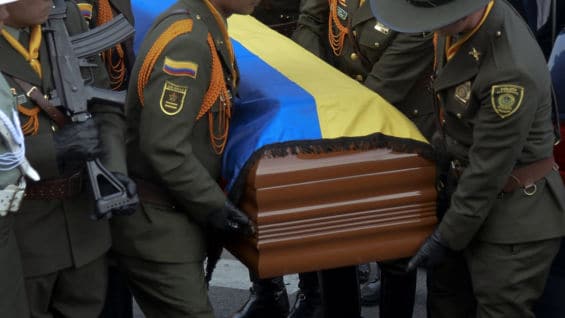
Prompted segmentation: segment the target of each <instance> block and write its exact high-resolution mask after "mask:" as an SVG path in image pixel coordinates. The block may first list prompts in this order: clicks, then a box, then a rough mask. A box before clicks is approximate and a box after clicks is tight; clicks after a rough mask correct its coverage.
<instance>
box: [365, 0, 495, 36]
mask: <svg viewBox="0 0 565 318" xmlns="http://www.w3.org/2000/svg"><path fill="white" fill-rule="evenodd" d="M369 1H370V4H371V10H372V11H373V15H374V16H375V18H376V19H377V21H379V22H380V23H382V24H384V25H385V26H387V27H389V28H391V29H393V30H395V31H398V32H407V33H413V32H428V31H434V30H437V29H439V28H442V27H444V26H446V25H449V24H451V23H453V22H455V21H457V20H459V19H461V18H463V17H465V16H467V15H469V14H471V13H473V12H475V11H476V10H479V9H480V8H482V7H484V6H486V5H487V4H488V2H489V1H490V0H454V1H452V2H449V3H446V4H443V5H440V6H437V7H429V8H428V7H418V6H415V5H413V4H411V3H410V2H408V1H407V0H369Z"/></svg>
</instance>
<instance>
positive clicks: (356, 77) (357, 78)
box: [355, 74, 364, 82]
mask: <svg viewBox="0 0 565 318" xmlns="http://www.w3.org/2000/svg"><path fill="white" fill-rule="evenodd" d="M355 79H356V80H358V81H359V82H362V81H363V80H364V78H363V75H361V74H359V75H355Z"/></svg>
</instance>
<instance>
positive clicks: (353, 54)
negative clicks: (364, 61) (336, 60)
mask: <svg viewBox="0 0 565 318" xmlns="http://www.w3.org/2000/svg"><path fill="white" fill-rule="evenodd" d="M349 57H350V58H351V59H352V60H353V61H357V59H358V58H359V57H358V56H357V54H356V53H351V55H350V56H349Z"/></svg>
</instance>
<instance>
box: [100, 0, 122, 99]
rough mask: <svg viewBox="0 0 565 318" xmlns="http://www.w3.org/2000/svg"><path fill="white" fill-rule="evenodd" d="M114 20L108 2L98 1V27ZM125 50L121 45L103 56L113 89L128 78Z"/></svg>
mask: <svg viewBox="0 0 565 318" xmlns="http://www.w3.org/2000/svg"><path fill="white" fill-rule="evenodd" d="M112 18H114V14H113V13H112V7H111V6H110V2H109V1H108V0H99V1H98V19H97V21H96V25H102V24H104V23H107V22H109V21H110V20H112ZM124 56H125V53H124V48H123V47H122V45H121V44H117V45H116V46H115V47H113V48H110V49H108V50H106V51H105V52H104V53H103V54H102V60H103V61H104V63H105V64H106V68H107V69H108V73H109V75H110V86H111V87H112V89H119V88H120V87H122V85H123V84H124V80H125V78H126V63H125V58H124Z"/></svg>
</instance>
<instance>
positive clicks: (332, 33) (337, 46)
mask: <svg viewBox="0 0 565 318" xmlns="http://www.w3.org/2000/svg"><path fill="white" fill-rule="evenodd" d="M328 2H329V5H330V16H329V18H328V40H329V42H330V47H331V48H332V51H333V52H334V54H335V55H336V56H340V55H341V52H342V51H343V43H344V42H345V37H346V36H347V34H348V33H349V30H348V29H347V27H345V26H344V25H343V24H341V21H339V18H338V16H337V0H328ZM334 26H335V29H334ZM336 29H337V30H336Z"/></svg>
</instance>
